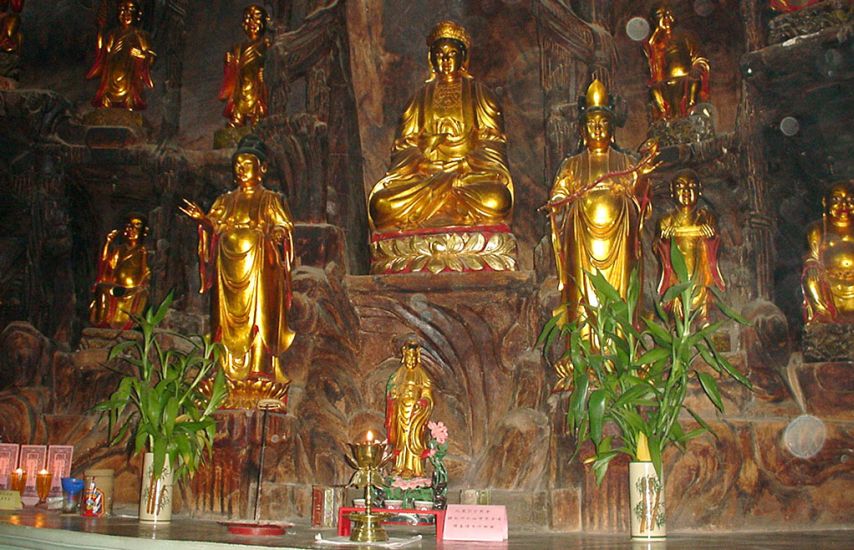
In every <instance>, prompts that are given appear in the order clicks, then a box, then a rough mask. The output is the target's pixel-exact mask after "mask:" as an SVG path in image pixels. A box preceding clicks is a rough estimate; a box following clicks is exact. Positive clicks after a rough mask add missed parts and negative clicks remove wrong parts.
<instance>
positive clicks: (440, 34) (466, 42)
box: [427, 21, 471, 51]
mask: <svg viewBox="0 0 854 550" xmlns="http://www.w3.org/2000/svg"><path fill="white" fill-rule="evenodd" d="M442 38H449V39H451V40H456V41H457V42H459V43H460V44H462V45H463V46H465V48H466V51H469V50H471V36H469V33H468V31H466V30H465V28H463V27H462V26H461V25H458V24H457V23H454V22H453V21H442V22H440V23H439V24H437V25H436V26H435V27H433V30H432V31H431V32H430V35H429V36H428V37H427V47H430V46H432V45H433V43H435V42H436V41H437V40H440V39H442Z"/></svg>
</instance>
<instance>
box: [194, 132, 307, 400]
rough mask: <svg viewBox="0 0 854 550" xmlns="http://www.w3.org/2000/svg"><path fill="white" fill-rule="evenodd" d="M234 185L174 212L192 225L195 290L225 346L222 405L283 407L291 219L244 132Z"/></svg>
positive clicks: (259, 149) (261, 148)
mask: <svg viewBox="0 0 854 550" xmlns="http://www.w3.org/2000/svg"><path fill="white" fill-rule="evenodd" d="M232 167H233V170H234V180H235V184H236V185H237V189H235V190H233V191H229V192H227V193H224V194H222V195H220V196H219V197H217V199H216V200H215V201H214V203H213V206H211V209H210V212H208V213H207V214H205V212H204V210H202V209H201V207H199V206H198V205H197V204H195V203H192V202H190V201H187V200H185V201H184V202H185V204H184V206H182V207H180V210H181V211H182V212H184V213H185V214H187V215H188V216H190V217H191V218H193V219H194V220H196V221H197V222H198V224H199V275H200V279H201V292H206V291H208V290H210V291H211V330H212V331H213V332H214V335H215V340H217V341H220V342H221V343H222V345H223V347H224V348H225V351H224V354H223V357H222V358H221V361H222V366H223V370H224V371H225V375H226V378H227V381H228V387H229V397H228V400H227V402H226V407H228V408H255V407H256V406H258V405H259V404H261V405H264V406H266V405H267V404H268V403H269V402H270V401H273V402H277V404H278V405H281V406H283V405H284V402H285V399H286V396H287V388H288V384H289V381H288V377H287V376H286V375H285V372H284V369H283V368H282V364H281V361H280V358H279V355H280V354H281V353H283V352H284V351H285V350H287V349H288V347H290V345H291V342H292V341H293V339H294V332H293V331H292V330H291V329H290V328H289V327H288V309H289V308H290V304H291V297H292V294H291V267H292V265H293V259H294V255H293V254H294V253H293V237H292V232H293V218H292V217H291V213H290V211H289V209H288V206H287V203H286V202H285V201H284V199H283V198H282V196H281V195H280V194H279V193H276V192H275V191H271V190H269V189H266V188H265V187H264V185H263V179H264V174H265V173H266V172H267V149H266V147H265V145H264V143H263V142H262V141H261V140H260V139H258V138H257V137H255V136H254V135H248V136H246V137H244V138H243V139H242V140H241V141H240V144H238V146H237V150H236V152H235V153H234V155H233V156H232Z"/></svg>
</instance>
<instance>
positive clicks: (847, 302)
mask: <svg viewBox="0 0 854 550" xmlns="http://www.w3.org/2000/svg"><path fill="white" fill-rule="evenodd" d="M821 205H822V208H823V210H824V212H823V213H822V219H821V221H819V222H814V223H813V224H811V225H810V226H809V228H808V229H807V244H808V246H809V249H808V251H807V255H806V257H805V258H804V269H803V275H802V276H801V287H802V289H803V294H804V303H803V310H804V320H805V321H806V323H807V324H815V323H839V324H851V323H854V181H848V182H840V183H837V184H835V185H834V186H833V187H832V188H831V189H830V191H829V192H828V193H827V195H825V197H824V198H823V199H822V201H821Z"/></svg>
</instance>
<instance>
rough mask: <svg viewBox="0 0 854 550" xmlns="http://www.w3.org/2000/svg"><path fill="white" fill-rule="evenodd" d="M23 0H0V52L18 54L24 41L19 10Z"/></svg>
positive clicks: (21, 8) (22, 5) (21, 7)
mask: <svg viewBox="0 0 854 550" xmlns="http://www.w3.org/2000/svg"><path fill="white" fill-rule="evenodd" d="M23 9H24V0H11V1H10V0H0V52H5V53H12V54H19V53H20V52H21V46H22V45H23V43H24V35H23V33H22V32H21V15H20V14H21V10H23Z"/></svg>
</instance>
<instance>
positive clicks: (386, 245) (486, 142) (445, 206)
mask: <svg viewBox="0 0 854 550" xmlns="http://www.w3.org/2000/svg"><path fill="white" fill-rule="evenodd" d="M471 45H472V44H471V37H470V36H469V34H468V32H467V31H466V30H465V29H464V28H463V27H461V26H460V25H458V24H456V23H454V22H452V21H443V22H441V23H439V24H438V25H436V27H434V29H433V31H432V32H431V33H430V36H428V37H427V46H428V48H429V54H428V60H429V63H430V78H429V79H428V80H427V82H426V83H425V85H424V86H423V87H422V88H421V89H420V90H419V91H418V92H417V93H416V94H415V96H413V98H412V99H411V100H410V101H409V103H408V104H407V106H406V108H405V110H404V112H403V115H402V116H401V120H400V123H399V126H398V131H397V137H396V139H395V141H394V144H393V145H392V151H391V167H390V168H389V169H388V172H387V173H386V176H385V177H384V178H383V179H381V180H380V181H379V182H377V184H376V185H374V187H373V189H372V190H371V193H370V197H369V199H368V209H369V221H370V225H371V230H372V231H373V237H372V243H371V263H372V267H371V270H372V272H374V273H393V272H401V271H431V272H433V273H439V272H441V271H477V270H482V269H487V270H494V271H502V270H512V269H515V266H516V258H515V253H516V241H515V238H514V237H513V234H512V233H511V232H510V228H509V223H510V220H511V218H512V215H513V181H512V179H511V177H510V170H509V168H508V165H507V154H506V146H507V137H506V136H505V135H504V121H503V117H502V113H501V108H500V106H499V105H498V103H497V102H496V100H495V98H494V97H493V95H492V93H491V92H490V91H489V90H488V89H487V88H486V87H485V86H483V85H482V84H481V83H479V82H478V81H477V80H475V78H474V77H473V76H472V75H471V74H470V73H469V56H470V52H471Z"/></svg>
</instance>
